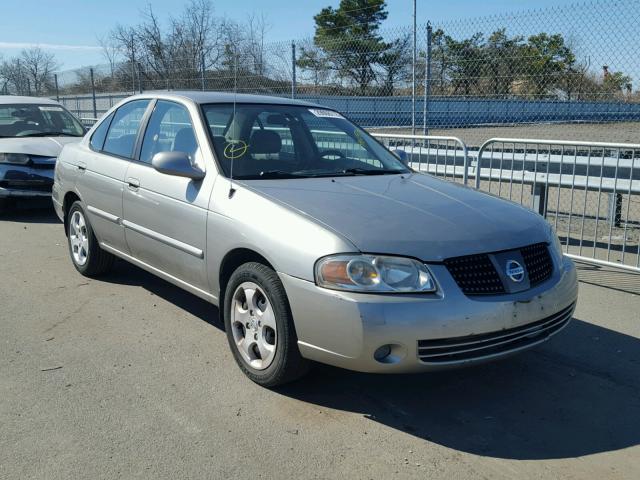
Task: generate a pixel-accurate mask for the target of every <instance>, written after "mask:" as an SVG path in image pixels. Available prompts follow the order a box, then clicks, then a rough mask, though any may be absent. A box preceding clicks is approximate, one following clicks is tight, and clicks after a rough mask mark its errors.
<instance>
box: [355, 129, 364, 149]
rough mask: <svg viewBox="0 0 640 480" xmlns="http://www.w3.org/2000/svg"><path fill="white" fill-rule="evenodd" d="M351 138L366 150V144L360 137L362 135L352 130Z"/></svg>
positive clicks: (358, 131)
mask: <svg viewBox="0 0 640 480" xmlns="http://www.w3.org/2000/svg"><path fill="white" fill-rule="evenodd" d="M353 136H354V137H355V138H356V142H358V143H359V144H360V146H361V147H363V148H366V147H367V144H366V143H365V141H364V138H363V137H362V134H361V133H360V130H357V129H356V130H354V131H353Z"/></svg>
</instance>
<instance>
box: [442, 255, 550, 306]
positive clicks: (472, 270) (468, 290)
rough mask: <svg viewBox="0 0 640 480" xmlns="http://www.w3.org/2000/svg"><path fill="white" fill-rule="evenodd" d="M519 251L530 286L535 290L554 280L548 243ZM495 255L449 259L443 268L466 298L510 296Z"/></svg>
mask: <svg viewBox="0 0 640 480" xmlns="http://www.w3.org/2000/svg"><path fill="white" fill-rule="evenodd" d="M513 251H519V252H520V254H521V255H522V258H523V260H524V263H525V265H524V266H525V267H526V269H527V273H528V275H529V286H530V287H535V286H536V285H539V284H540V283H542V282H544V281H545V280H547V279H548V278H549V277H551V274H552V273H553V262H552V261H551V255H550V254H549V249H548V248H547V244H546V243H535V244H533V245H528V246H526V247H522V248H520V249H515V250H513ZM494 254H495V253H479V254H475V255H465V256H463V257H453V258H448V259H446V260H445V261H444V265H445V266H446V267H447V269H448V270H449V273H451V276H452V277H453V279H454V280H455V281H456V283H457V284H458V286H459V287H460V289H461V290H462V292H463V293H464V294H465V295H496V294H501V293H505V292H507V290H506V288H505V286H504V284H503V282H502V279H501V278H500V275H499V274H498V272H497V271H496V268H495V266H494V264H493V262H492V261H491V256H492V255H494Z"/></svg>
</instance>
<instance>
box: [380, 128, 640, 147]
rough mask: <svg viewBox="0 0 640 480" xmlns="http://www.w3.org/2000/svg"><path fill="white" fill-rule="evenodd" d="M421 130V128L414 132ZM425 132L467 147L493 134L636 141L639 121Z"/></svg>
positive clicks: (405, 130) (392, 130)
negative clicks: (443, 136)
mask: <svg viewBox="0 0 640 480" xmlns="http://www.w3.org/2000/svg"><path fill="white" fill-rule="evenodd" d="M369 130H371V131H376V132H385V133H411V128H400V129H398V128H389V129H385V128H379V129H378V128H372V129H369ZM416 133H418V134H422V130H420V129H418V131H417V132H416ZM429 135H448V136H453V137H459V138H460V139H461V140H462V141H463V142H465V143H466V144H467V146H469V147H478V146H480V145H481V144H482V143H483V142H484V141H485V140H488V139H490V138H493V137H507V138H536V139H549V140H560V139H561V140H577V141H588V142H623V143H640V122H615V123H538V124H530V125H518V126H483V127H474V128H434V129H430V130H429Z"/></svg>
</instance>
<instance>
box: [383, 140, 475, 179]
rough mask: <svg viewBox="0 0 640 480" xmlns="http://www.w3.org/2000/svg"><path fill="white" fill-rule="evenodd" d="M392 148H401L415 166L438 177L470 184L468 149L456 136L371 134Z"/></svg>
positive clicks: (396, 149) (414, 167) (408, 160)
mask: <svg viewBox="0 0 640 480" xmlns="http://www.w3.org/2000/svg"><path fill="white" fill-rule="evenodd" d="M372 135H373V136H374V137H375V138H377V139H378V140H380V141H381V142H382V143H383V144H384V145H385V146H386V147H387V148H388V149H389V150H392V151H394V150H395V151H398V150H400V151H402V152H404V155H406V161H407V162H408V164H409V165H410V166H411V167H412V168H413V169H414V170H418V171H420V172H425V173H429V174H431V175H434V176H436V177H441V178H444V179H445V180H452V181H454V182H461V183H463V184H464V185H466V184H467V182H468V179H469V152H468V150H467V146H466V144H465V143H464V142H463V141H462V140H460V139H459V138H457V137H448V136H436V135H401V134H390V133H389V134H388V133H372Z"/></svg>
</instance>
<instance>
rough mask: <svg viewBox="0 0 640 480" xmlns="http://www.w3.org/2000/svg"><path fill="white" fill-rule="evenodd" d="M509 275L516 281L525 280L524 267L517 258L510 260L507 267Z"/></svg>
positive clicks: (506, 270)
mask: <svg viewBox="0 0 640 480" xmlns="http://www.w3.org/2000/svg"><path fill="white" fill-rule="evenodd" d="M505 272H506V274H507V277H509V278H510V279H511V280H512V281H514V282H516V283H520V282H521V281H523V280H524V268H523V267H522V265H520V264H519V263H518V262H516V261H515V260H508V261H507V266H506V268H505Z"/></svg>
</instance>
